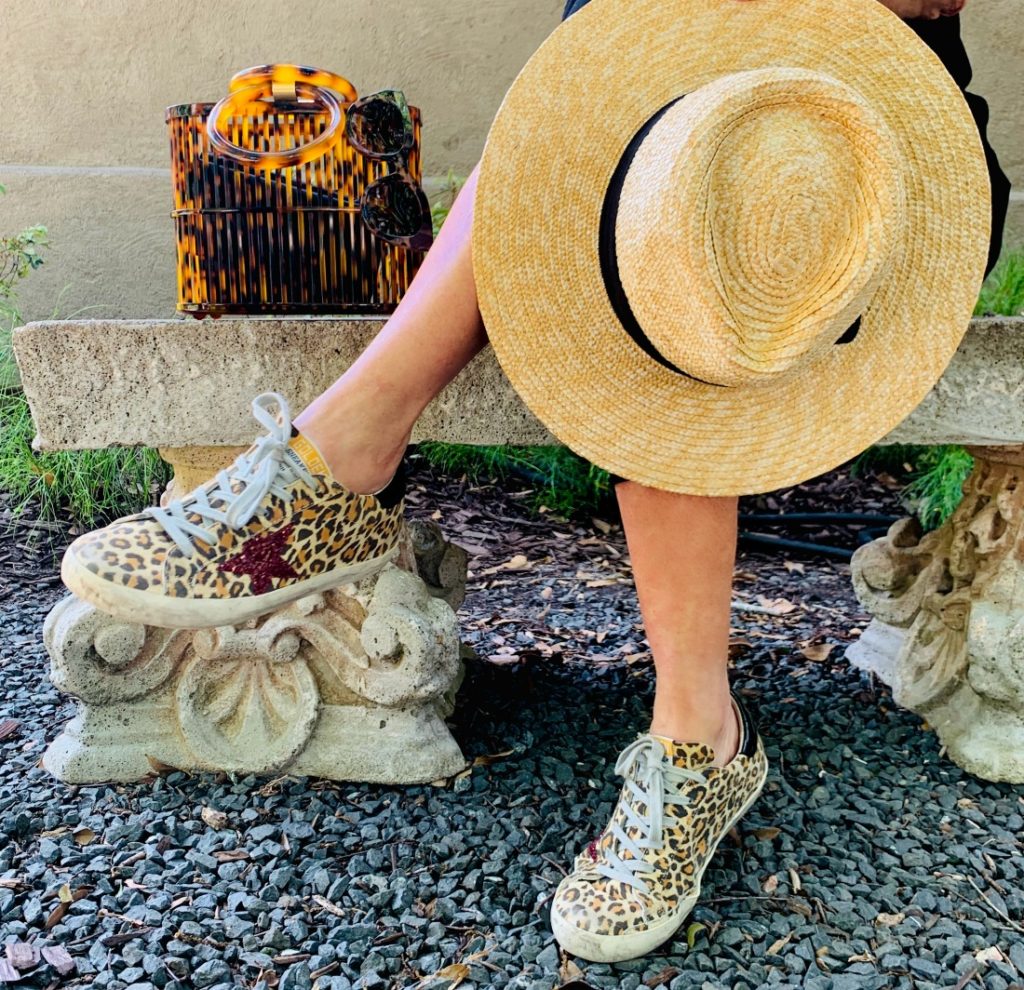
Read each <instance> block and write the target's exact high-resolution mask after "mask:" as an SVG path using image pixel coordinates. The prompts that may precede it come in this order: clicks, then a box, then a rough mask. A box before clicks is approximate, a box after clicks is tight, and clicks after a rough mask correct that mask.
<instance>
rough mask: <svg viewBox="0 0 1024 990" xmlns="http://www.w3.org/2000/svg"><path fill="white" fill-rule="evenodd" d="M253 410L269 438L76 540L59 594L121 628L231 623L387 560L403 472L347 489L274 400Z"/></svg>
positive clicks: (259, 399) (270, 395)
mask: <svg viewBox="0 0 1024 990" xmlns="http://www.w3.org/2000/svg"><path fill="white" fill-rule="evenodd" d="M275 406H276V407H277V410H278V412H277V415H274V414H273V412H272V409H273V408H274V407H275ZM252 411H253V415H254V416H255V417H256V419H257V420H258V421H259V422H260V423H261V424H262V425H264V426H265V427H267V429H268V433H267V434H266V435H265V436H262V437H260V438H258V439H257V440H256V441H255V443H253V445H252V446H251V447H249V449H248V450H246V451H245V452H244V453H242V454H240V455H239V456H238V457H237V458H236V459H235V461H234V463H233V464H232V465H231V466H230V467H228V468H225V469H224V470H223V471H220V472H219V473H218V474H217V475H216V477H214V478H211V479H210V480H209V481H207V482H205V483H204V484H202V485H200V486H198V487H197V488H195V489H194V490H193V491H191V492H189V493H188V494H187V495H185V496H184V497H182V498H180V499H176V500H174V501H172V502H171V503H170V504H168V505H167V506H165V507H163V508H160V507H156V506H153V507H150V508H148V509H145V510H144V511H142V512H139V513H136V514H135V515H130V516H124V517H122V518H121V519H118V520H115V521H114V522H113V523H111V524H110V525H109V526H106V527H105V528H103V529H98V530H94V531H93V532H91V533H85V534H84V535H82V536H80V537H78V539H76V540H75V541H74V542H73V543H72V544H71V545H70V546H69V547H68V549H67V551H66V552H65V554H64V559H63V562H62V564H61V578H62V579H63V581H64V583H65V585H67V587H68V589H69V590H71V591H73V592H74V593H75V594H76V595H77V596H78V597H79V598H82V599H85V600H86V601H88V602H90V603H92V604H93V605H95V606H96V607H97V608H99V609H101V610H102V611H105V612H109V613H111V614H113V615H115V616H118V617H119V618H123V619H125V620H126V621H129V622H137V623H143V624H146V625H153V626H163V627H168V628H202V627H204V626H219V625H236V624H238V623H240V622H244V621H245V620H247V619H251V618H254V617H255V616H258V615H262V614H264V613H266V612H270V611H272V610H274V609H276V608H279V607H280V606H282V605H285V604H287V603H288V602H291V601H294V600H295V599H297V598H302V597H303V596H305V595H309V594H313V593H314V592H319V591H324V590H325V589H327V588H331V587H334V586H336V585H339V584H345V583H347V582H350V581H356V580H359V579H360V578H364V577H367V576H369V575H371V574H374V573H376V572H377V571H378V570H380V569H381V568H382V567H383V566H384V565H385V564H386V563H387V562H388V561H389V560H391V559H392V558H393V557H395V556H396V555H397V553H398V550H399V547H398V537H399V533H400V530H401V523H402V514H403V508H404V496H405V475H404V471H403V468H402V467H401V466H400V467H399V469H398V470H397V471H396V472H395V475H394V477H393V478H392V479H391V481H390V482H389V483H388V484H387V485H386V486H385V487H384V488H382V489H381V490H380V491H378V492H375V493H373V494H367V495H363V494H359V493H356V492H352V491H349V490H348V489H347V488H345V487H344V486H342V485H341V484H339V483H338V482H337V481H336V480H335V479H334V478H333V476H332V475H331V472H330V470H329V468H328V467H327V465H326V464H325V463H324V461H323V459H322V458H321V456H320V454H319V452H318V451H317V450H316V448H315V447H314V445H313V444H312V442H311V441H310V440H308V439H307V438H306V437H304V436H303V435H302V434H301V433H300V432H299V430H298V429H297V428H296V427H295V426H293V425H292V422H291V415H290V413H289V409H288V404H287V402H286V401H285V399H284V397H283V396H280V395H278V394H277V393H276V392H265V393H263V394H262V395H258V396H256V398H255V399H254V400H253V403H252Z"/></svg>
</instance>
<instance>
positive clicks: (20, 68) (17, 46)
mask: <svg viewBox="0 0 1024 990" xmlns="http://www.w3.org/2000/svg"><path fill="white" fill-rule="evenodd" d="M623 2H628V0H623ZM1019 4H1020V0H974V2H973V3H972V4H971V5H970V6H969V7H968V9H967V11H966V12H965V14H964V15H963V18H964V24H965V33H966V36H967V40H968V46H969V50H970V52H971V56H972V60H973V62H974V65H975V70H976V77H975V84H974V86H972V89H974V90H975V91H977V92H979V93H982V94H983V95H985V96H986V97H987V98H988V99H989V101H990V103H991V106H992V135H993V141H994V143H995V145H996V147H997V149H998V151H999V152H1000V155H1001V157H1002V159H1003V161H1004V163H1005V165H1006V167H1007V171H1008V172H1009V173H1010V174H1011V178H1013V179H1014V181H1015V182H1016V183H1017V184H1018V185H1019V186H1020V187H1021V188H1022V189H1024V72H1021V71H1020V70H1021V68H1022V67H1024V27H1022V25H1021V21H1020V19H1019V17H1018V16H1016V15H1018V14H1019ZM562 5H563V3H562V0H387V2H381V0H307V2H300V3H291V4H282V3H280V2H277V0H217V2H214V0H173V2H167V0H133V2H128V0H60V2H59V3H40V2H39V0H0V65H2V66H3V82H2V83H0V111H2V112H0V122H2V129H3V130H2V135H3V136H2V141H0V182H2V183H3V184H5V185H6V186H7V187H8V195H6V196H4V197H0V233H7V232H10V231H13V230H17V229H20V228H21V227H22V226H26V225H28V224H32V223H43V224H45V225H46V226H47V227H49V230H50V235H51V240H52V242H53V250H52V252H50V254H49V255H48V259H47V262H46V264H45V266H44V267H43V268H42V269H41V270H40V271H39V272H37V273H34V274H33V276H32V277H31V278H30V279H29V280H28V281H27V282H26V283H25V284H24V288H23V290H22V292H21V296H20V298H21V302H22V309H23V312H24V315H25V318H26V319H40V318H45V317H49V316H54V315H57V316H61V317H66V316H71V315H75V314H81V315H86V316H92V317H99V316H111V317H127V316H132V317H156V316H167V315H171V314H172V313H173V311H174V284H175V281H174V250H173V230H172V226H171V221H170V218H169V216H168V211H169V210H170V178H169V171H168V169H167V158H168V147H167V136H166V130H165V125H164V121H163V111H164V108H165V107H166V106H167V105H169V104H172V103H181V102H186V101H196V100H212V99H218V98H219V97H220V96H221V95H223V93H224V92H225V91H226V84H227V80H228V77H229V76H230V75H231V74H232V73H233V72H235V71H237V70H238V69H240V68H243V67H245V66H248V65H255V64H258V63H261V62H272V61H279V62H304V63H307V64H312V65H318V66H321V67H323V68H327V69H331V70H333V71H336V72H340V73H341V74H343V75H346V76H347V77H348V78H350V79H351V80H352V81H353V82H354V83H355V85H356V86H357V88H358V89H359V90H360V91H361V92H372V91H374V90H376V89H381V88H384V87H386V86H399V87H401V88H402V89H404V90H405V92H406V93H407V95H408V97H409V99H410V101H411V102H413V103H415V104H416V105H418V106H420V107H421V108H422V110H423V114H424V121H425V125H424V142H423V145H424V147H423V150H424V171H425V174H426V176H427V185H428V190H429V189H432V188H436V185H435V183H436V181H437V180H438V179H440V178H442V177H443V176H444V175H445V174H446V173H447V171H448V169H449V168H452V169H454V170H455V171H456V172H457V173H459V174H463V175H464V174H465V173H466V172H468V171H469V169H470V168H471V167H472V165H473V164H474V162H475V161H476V160H477V157H478V156H479V153H480V150H481V149H482V147H483V142H484V138H485V137H486V134H487V129H488V126H489V124H490V121H491V119H492V117H493V115H494V113H495V111H496V110H497V108H498V105H499V104H500V102H501V98H502V96H503V95H504V92H505V90H506V89H507V87H508V86H509V84H510V83H511V81H512V80H513V78H514V77H515V75H516V73H517V72H518V70H519V69H520V67H521V66H522V65H523V63H524V62H525V61H526V60H527V59H528V58H529V56H530V54H531V53H532V52H533V50H534V49H535V48H536V47H537V45H538V44H539V43H540V42H541V41H542V40H543V39H544V38H545V37H546V36H547V35H548V33H550V31H551V30H553V29H554V27H555V26H556V25H557V24H558V21H559V17H560V14H561V10H562ZM432 180H433V181H432ZM1011 241H1012V242H1013V243H1021V242H1024V196H1022V195H1021V193H1017V194H1016V196H1015V201H1014V205H1013V216H1012V219H1011V230H1010V235H1009V238H1008V242H1011Z"/></svg>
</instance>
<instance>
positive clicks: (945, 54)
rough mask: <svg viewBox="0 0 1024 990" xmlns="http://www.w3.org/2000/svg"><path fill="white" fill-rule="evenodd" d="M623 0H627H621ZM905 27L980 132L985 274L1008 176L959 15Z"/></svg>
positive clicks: (572, 2) (572, 0) (574, 0)
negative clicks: (991, 136) (957, 92)
mask: <svg viewBox="0 0 1024 990" xmlns="http://www.w3.org/2000/svg"><path fill="white" fill-rule="evenodd" d="M588 2H589V0H566V4H565V10H564V11H563V13H562V20H563V21H564V20H566V19H567V18H568V17H570V16H571V15H572V14H575V13H576V11H577V10H579V9H580V8H581V7H584V6H586V4H587V3H588ZM623 2H627V3H628V0H623ZM906 24H907V26H908V27H910V28H912V29H913V31H914V33H915V34H916V35H917V36H918V37H919V38H920V39H921V40H922V41H923V42H924V43H925V44H926V45H927V46H928V47H929V48H930V49H931V50H932V51H933V52H935V54H936V55H937V56H938V57H939V60H940V61H941V62H942V64H943V65H944V66H945V67H946V69H947V71H948V72H949V74H950V75H951V76H952V77H953V81H954V82H955V83H956V84H957V86H959V87H960V89H961V91H962V92H963V94H964V98H965V99H966V100H967V106H968V107H969V108H970V110H971V113H972V114H973V115H974V121H975V123H976V124H977V125H978V133H979V134H980V135H981V143H982V145H983V146H984V148H985V159H986V161H987V162H988V171H989V177H990V178H991V180H992V239H991V241H990V242H989V253H988V266H987V268H986V269H985V274H986V275H987V274H988V273H989V272H990V271H992V268H993V266H994V265H995V263H996V259H997V258H998V257H999V252H1000V250H1001V248H1002V243H1003V227H1004V226H1005V224H1006V210H1007V207H1008V205H1009V202H1010V180H1009V179H1008V178H1007V177H1006V175H1005V173H1004V172H1003V170H1002V168H1000V166H999V159H998V158H997V157H996V153H995V151H994V150H993V149H992V146H991V145H990V144H989V143H988V133H987V129H988V104H987V103H986V102H985V100H984V99H983V98H982V97H980V96H978V95H977V94H976V93H968V92H967V85H968V84H969V83H970V81H971V74H972V70H971V63H970V61H969V60H968V58H967V49H966V48H964V43H963V41H962V40H961V38H960V15H959V14H957V15H956V16H955V17H937V18H936V19H935V20H928V19H925V18H919V19H915V20H909V21H906Z"/></svg>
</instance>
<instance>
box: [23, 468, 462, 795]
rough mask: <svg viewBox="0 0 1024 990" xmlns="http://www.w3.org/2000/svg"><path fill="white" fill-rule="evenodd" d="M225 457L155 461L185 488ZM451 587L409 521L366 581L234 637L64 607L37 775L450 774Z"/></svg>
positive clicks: (442, 557)
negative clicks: (62, 708)
mask: <svg viewBox="0 0 1024 990" xmlns="http://www.w3.org/2000/svg"><path fill="white" fill-rule="evenodd" d="M234 453H237V451H225V450H224V449H219V450H218V449H210V450H206V451H197V450H189V449H187V448H185V449H182V450H178V451H164V454H165V456H168V455H170V456H171V457H173V458H174V460H173V461H172V464H173V466H174V468H175V479H176V483H178V484H180V485H181V487H182V489H184V490H188V488H190V487H193V486H194V485H195V484H198V483H199V482H201V481H203V480H205V479H206V478H208V477H210V476H211V475H212V474H213V473H214V472H215V471H216V470H217V469H218V468H220V467H223V466H224V464H225V463H227V462H228V461H230V459H231V457H232V456H233V454H234ZM178 455H181V456H180V457H179V456H178ZM179 461H181V463H179ZM183 469H184V470H183ZM190 470H191V472H192V473H191V474H190V473H189V471H190ZM183 478H184V479H185V480H184V481H182V479H183ZM173 486H174V483H172V488H173ZM169 494H173V492H169V493H168V495H169ZM168 495H165V496H164V501H165V502H166V500H167V497H168ZM421 573H422V574H423V576H424V577H426V579H427V580H426V582H425V581H424V580H423V578H422V577H421V576H420V574H421ZM465 586H466V554H465V551H464V550H462V549H461V548H460V547H456V546H454V545H452V544H450V543H448V542H447V541H446V540H445V539H444V537H443V536H442V534H441V531H440V529H439V528H438V527H437V526H436V525H435V524H433V523H416V524H414V525H412V526H410V527H407V528H406V530H405V533H404V534H403V545H402V552H401V553H400V555H399V557H398V560H397V563H392V564H389V565H387V567H386V568H385V569H384V570H383V571H381V572H380V573H379V574H378V575H376V576H375V577H372V578H368V579H366V580H364V581H361V582H358V583H355V584H349V585H344V586H342V587H340V588H337V589H333V590H332V591H329V592H327V593H326V594H318V595H311V596H309V597H307V598H303V599H301V600H299V601H297V602H294V603H293V604H292V605H290V606H288V607H287V608H284V609H280V610H279V611H277V612H273V613H271V614H270V615H267V616H263V617H261V618H260V619H256V620H251V621H249V622H247V623H245V624H243V625H240V626H221V627H217V628H213V629H198V630H196V629H186V630H174V629H158V628H155V627H152V626H145V625H134V624H131V623H125V622H121V621H120V620H118V619H115V618H112V617H111V616H109V615H107V614H106V613H104V612H100V611H98V610H97V609H95V608H93V607H92V606H91V605H89V604H87V603H85V602H83V601H80V600H79V599H77V598H75V596H73V595H69V596H68V597H66V598H64V599H63V600H62V601H60V602H59V603H58V604H57V605H56V606H55V607H54V609H53V610H52V611H51V612H50V614H49V615H48V616H47V619H46V622H45V624H44V627H43V638H44V641H45V643H46V649H47V651H48V653H49V655H50V660H51V665H52V666H51V671H50V678H51V680H52V681H53V683H54V684H55V685H56V686H57V687H58V688H59V689H60V690H61V691H64V692H66V693H67V694H70V695H73V696H74V697H75V698H77V699H78V701H79V702H80V706H79V712H78V715H77V716H76V717H75V718H74V719H72V720H71V721H70V722H69V723H68V724H67V725H66V726H65V728H64V731H63V732H62V733H61V735H60V736H59V737H58V738H57V739H55V740H54V742H53V743H52V744H51V745H50V747H49V748H48V749H47V751H46V753H45V755H44V757H43V765H44V766H45V767H46V769H47V770H49V771H50V772H51V773H53V774H54V775H55V776H56V777H59V778H60V779H61V780H64V781H67V782H68V783H94V782H98V781H105V780H119V781H129V780H138V779H140V778H142V777H144V776H146V775H147V774H149V773H152V771H153V769H154V767H159V766H160V765H161V764H168V765H170V766H173V767H178V768H180V769H183V770H227V771H233V772H238V773H260V774H270V773H290V774H308V775H310V776H316V777H328V778H331V779H334V780H362V781H377V782H386V783H415V782H422V781H428V780H435V779H436V778H438V777H444V776H448V775H449V774H452V773H456V772H458V771H459V770H461V769H462V768H463V767H464V766H465V760H464V758H463V756H462V753H461V752H460V751H459V748H458V746H457V745H456V743H455V740H454V739H453V738H452V737H451V734H450V733H449V731H448V728H447V726H446V725H445V723H444V718H445V717H446V716H447V715H450V714H451V712H452V710H453V707H454V695H455V692H456V690H457V689H458V686H459V683H460V681H461V678H462V664H461V661H460V659H459V631H458V621H457V619H456V616H455V609H456V608H458V606H459V605H460V604H461V603H462V600H463V597H464V595H465Z"/></svg>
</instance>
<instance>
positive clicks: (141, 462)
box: [0, 186, 170, 526]
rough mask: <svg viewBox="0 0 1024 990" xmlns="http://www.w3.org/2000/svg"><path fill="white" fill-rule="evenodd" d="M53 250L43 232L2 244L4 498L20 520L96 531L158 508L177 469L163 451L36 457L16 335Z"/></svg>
mask: <svg viewBox="0 0 1024 990" xmlns="http://www.w3.org/2000/svg"><path fill="white" fill-rule="evenodd" d="M3 192H6V190H5V189H4V187H3V186H0V193H3ZM47 247H49V240H48V237H47V231H46V228H45V227H42V226H35V227H29V228H27V229H26V230H24V231H22V232H21V233H20V234H17V235H15V236H13V237H0V494H2V495H4V496H5V499H4V501H5V503H6V508H7V509H8V510H9V512H10V513H11V515H12V516H15V517H16V516H19V515H21V514H23V513H24V512H25V510H26V509H28V508H29V507H30V506H31V507H32V509H33V511H34V512H35V514H36V515H38V516H39V518H41V519H44V520H51V521H53V520H57V519H65V518H67V517H68V516H70V517H71V518H72V519H73V520H74V521H75V522H77V523H78V524H79V525H80V526H91V525H93V524H95V523H97V522H101V521H105V520H109V519H113V518H116V517H117V516H121V515H126V514H128V513H130V512H137V511H138V510H139V509H141V508H143V507H144V506H146V505H151V504H153V502H154V498H155V496H156V495H157V494H158V493H159V492H160V491H161V489H162V488H163V486H164V485H165V484H166V483H167V481H168V479H169V477H170V468H169V467H168V465H167V464H166V463H164V461H163V460H161V458H160V456H159V455H158V454H157V452H156V451H155V450H149V449H145V448H142V449H134V448H113V449H107V450H71V451H58V452H53V453H41V454H37V453H35V452H34V451H33V450H32V438H33V436H34V435H35V425H34V424H33V422H32V415H31V412H30V410H29V405H28V400H27V399H26V398H25V393H24V392H23V391H22V389H21V388H20V387H19V385H18V374H17V371H18V369H17V365H16V363H15V361H14V352H13V349H12V347H11V343H10V335H11V331H12V330H13V329H14V327H16V326H17V325H18V324H19V323H21V314H20V313H19V311H18V307H17V304H16V291H15V287H16V285H17V283H18V282H20V281H21V279H23V278H25V277H26V276H27V275H28V274H29V273H30V272H32V271H34V270H35V269H37V268H38V267H39V266H40V265H42V264H43V257H42V254H41V253H40V251H41V249H43V248H47Z"/></svg>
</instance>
